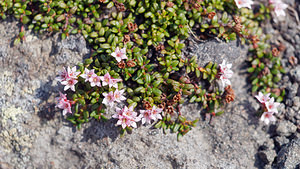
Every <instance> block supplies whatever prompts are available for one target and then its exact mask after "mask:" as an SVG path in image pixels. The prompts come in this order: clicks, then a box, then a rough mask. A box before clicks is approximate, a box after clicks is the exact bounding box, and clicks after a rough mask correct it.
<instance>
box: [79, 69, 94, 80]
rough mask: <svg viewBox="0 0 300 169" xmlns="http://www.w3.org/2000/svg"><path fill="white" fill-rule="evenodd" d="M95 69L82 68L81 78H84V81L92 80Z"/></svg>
mask: <svg viewBox="0 0 300 169" xmlns="http://www.w3.org/2000/svg"><path fill="white" fill-rule="evenodd" d="M94 71H95V70H94V69H92V70H89V69H87V68H85V69H84V74H82V75H80V76H81V77H82V78H84V79H85V82H87V81H92V76H93V75H95V72H94Z"/></svg>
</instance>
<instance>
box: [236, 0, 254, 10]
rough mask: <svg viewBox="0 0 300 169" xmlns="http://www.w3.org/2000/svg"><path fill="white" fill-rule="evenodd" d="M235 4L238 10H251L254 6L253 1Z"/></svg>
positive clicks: (238, 1) (241, 1)
mask: <svg viewBox="0 0 300 169" xmlns="http://www.w3.org/2000/svg"><path fill="white" fill-rule="evenodd" d="M234 2H235V4H236V6H237V7H238V8H249V9H251V5H252V4H254V2H253V1H252V0H234Z"/></svg>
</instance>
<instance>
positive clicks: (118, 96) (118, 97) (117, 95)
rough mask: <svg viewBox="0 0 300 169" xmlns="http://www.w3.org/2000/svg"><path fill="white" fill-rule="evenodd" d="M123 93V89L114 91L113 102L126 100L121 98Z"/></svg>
mask: <svg viewBox="0 0 300 169" xmlns="http://www.w3.org/2000/svg"><path fill="white" fill-rule="evenodd" d="M124 92H125V90H124V89H122V90H118V89H116V90H115V91H114V97H115V101H116V102H119V103H120V102H122V101H123V100H126V97H124V96H123V93H124Z"/></svg>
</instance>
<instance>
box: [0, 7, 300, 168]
mask: <svg viewBox="0 0 300 169" xmlns="http://www.w3.org/2000/svg"><path fill="white" fill-rule="evenodd" d="M289 3H290V5H291V6H293V7H295V8H296V9H300V4H299V2H296V1H290V2H289ZM296 14H297V13H296ZM298 15H299V13H298ZM265 28H266V31H267V32H268V33H272V34H273V35H274V36H273V38H272V40H271V41H272V44H273V45H279V43H282V44H283V45H284V46H285V51H284V52H282V55H281V57H282V58H283V65H284V67H285V68H286V70H287V72H288V73H287V74H285V75H284V76H283V81H282V87H284V88H286V90H287V95H286V99H285V100H284V102H283V104H281V108H280V110H279V112H280V115H279V116H278V120H277V122H276V123H275V124H272V125H269V126H266V125H264V124H263V123H262V122H260V121H259V117H258V116H257V115H256V112H257V110H258V109H259V104H258V103H257V101H256V100H255V99H254V97H253V96H252V95H251V94H250V93H249V88H250V85H249V84H248V82H247V73H246V64H247V63H246V62H245V60H246V57H247V56H246V54H247V47H245V46H240V45H239V44H238V43H237V42H231V43H228V44H226V43H224V42H218V41H217V40H209V41H206V42H197V41H195V40H194V43H192V42H193V40H191V44H189V48H188V50H187V51H186V52H185V53H186V54H196V55H197V56H198V58H200V59H199V60H200V63H199V64H205V63H206V62H207V61H210V60H212V61H216V62H219V63H220V62H221V61H222V60H223V59H226V60H227V61H229V62H233V64H234V68H233V70H234V72H235V74H234V76H233V79H232V80H231V81H232V83H233V84H232V86H233V89H234V90H235V92H236V93H235V94H236V100H235V101H234V102H233V103H231V104H229V105H228V106H227V107H226V108H225V111H226V112H225V113H224V114H223V115H222V116H220V117H217V118H214V119H213V121H212V122H211V123H210V124H209V123H208V122H207V121H205V120H204V119H201V120H200V121H199V122H198V126H197V127H196V128H194V129H193V130H192V131H191V132H189V133H188V134H187V135H185V136H184V137H183V138H182V139H181V140H180V141H176V135H175V134H171V133H168V134H163V133H162V131H161V130H158V129H152V128H151V126H142V127H140V128H138V129H136V130H134V131H133V133H132V134H127V135H125V136H124V137H122V138H120V137H119V134H118V130H117V128H116V127H115V126H114V121H112V120H110V121H109V122H108V123H105V124H104V123H99V122H97V121H92V122H91V123H88V124H86V125H83V127H82V129H81V130H76V128H75V127H73V126H71V125H70V123H69V122H67V121H66V120H65V118H64V117H63V116H62V114H61V113H60V112H59V111H58V110H57V109H55V101H54V98H55V97H56V96H57V95H58V91H59V90H61V86H60V85H59V84H58V82H57V81H56V80H55V76H56V75H57V72H58V71H59V70H61V69H62V67H64V66H73V65H76V64H77V63H79V62H81V61H82V60H83V58H86V57H88V56H89V53H90V51H89V48H88V46H87V44H86V42H85V41H84V38H83V37H82V36H70V37H69V38H68V39H66V40H63V41H62V40H61V39H60V38H59V36H58V35H54V36H50V37H45V36H37V35H35V34H32V33H27V35H26V42H25V43H22V44H20V45H17V46H13V45H12V42H13V38H14V36H15V35H16V34H17V33H18V31H19V27H18V25H17V24H16V22H15V21H13V20H8V21H1V22H0V67H1V73H0V95H1V97H0V168H4V169H6V168H58V169H62V168H63V169H64V168H66V169H68V168H155V169H156V168H225V169H228V168H299V167H300V134H299V132H300V129H299V126H300V113H299V111H300V87H299V83H300V62H298V61H297V60H299V61H300V29H299V23H297V20H296V19H295V17H294V14H293V12H291V14H289V16H288V17H287V20H286V21H285V22H279V23H266V24H265ZM291 57H292V58H296V59H292V60H293V62H292V61H291ZM182 112H186V113H188V116H189V117H199V116H200V110H199V109H198V105H197V104H185V105H184V106H183V107H182Z"/></svg>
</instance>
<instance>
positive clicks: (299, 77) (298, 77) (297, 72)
mask: <svg viewBox="0 0 300 169" xmlns="http://www.w3.org/2000/svg"><path fill="white" fill-rule="evenodd" d="M290 74H291V76H292V77H293V79H294V80H295V81H297V82H298V83H299V82H300V65H298V66H297V67H295V68H294V69H292V70H291V72H290ZM297 89H298V88H297ZM296 93H297V92H296Z"/></svg>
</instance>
